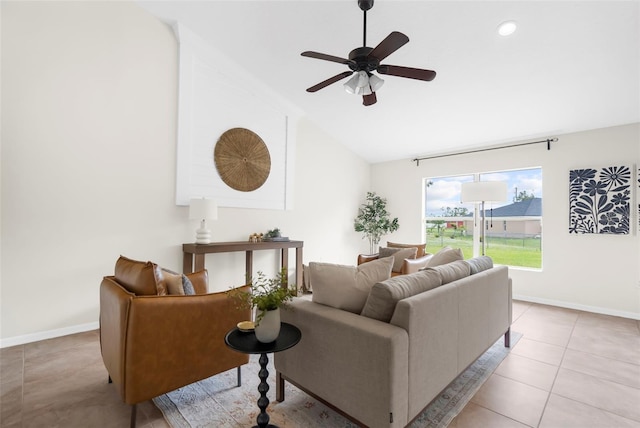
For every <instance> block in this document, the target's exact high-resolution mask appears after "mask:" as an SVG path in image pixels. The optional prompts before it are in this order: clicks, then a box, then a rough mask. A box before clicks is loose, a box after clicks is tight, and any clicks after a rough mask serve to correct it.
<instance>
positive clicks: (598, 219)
mask: <svg viewBox="0 0 640 428" xmlns="http://www.w3.org/2000/svg"><path fill="white" fill-rule="evenodd" d="M632 183H633V182H632V180H631V168H630V167H628V166H610V167H606V168H599V169H595V168H587V169H574V170H571V171H570V172H569V233H578V234H582V233H602V234H614V235H628V234H629V231H630V221H631V220H630V215H631V189H632Z"/></svg>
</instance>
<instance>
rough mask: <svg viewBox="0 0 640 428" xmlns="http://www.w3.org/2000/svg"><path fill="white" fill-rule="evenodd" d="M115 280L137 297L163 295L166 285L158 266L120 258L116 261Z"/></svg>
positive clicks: (165, 292)
mask: <svg viewBox="0 0 640 428" xmlns="http://www.w3.org/2000/svg"><path fill="white" fill-rule="evenodd" d="M115 279H116V281H117V282H118V283H119V284H120V285H122V286H123V287H124V288H126V289H127V291H129V292H131V293H133V294H136V295H138V296H149V295H154V294H157V295H165V294H167V289H166V285H165V284H164V281H162V272H161V271H160V268H159V267H158V265H156V264H154V263H151V262H142V261H138V260H132V259H129V258H127V257H124V256H120V257H119V258H118V260H117V261H116V267H115Z"/></svg>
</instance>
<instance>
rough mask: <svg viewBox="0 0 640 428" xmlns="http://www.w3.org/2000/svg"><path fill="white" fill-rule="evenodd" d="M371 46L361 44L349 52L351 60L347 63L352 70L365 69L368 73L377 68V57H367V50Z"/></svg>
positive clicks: (378, 62) (368, 50)
mask: <svg viewBox="0 0 640 428" xmlns="http://www.w3.org/2000/svg"><path fill="white" fill-rule="evenodd" d="M372 50H373V48H370V47H367V46H363V47H361V48H355V49H354V50H352V51H351V52H349V59H350V60H351V61H350V62H349V63H348V64H347V65H348V66H349V68H350V69H351V70H353V71H366V72H367V73H370V72H372V71H374V70H376V69H377V68H378V66H379V65H380V61H379V60H378V59H377V58H373V57H369V56H368V55H369V52H371V51H372Z"/></svg>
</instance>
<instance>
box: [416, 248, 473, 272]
mask: <svg viewBox="0 0 640 428" xmlns="http://www.w3.org/2000/svg"><path fill="white" fill-rule="evenodd" d="M457 260H464V256H463V255H462V250H461V249H460V248H451V247H448V246H447V247H444V248H443V249H442V250H440V251H438V252H437V253H435V254H434V255H433V257H431V258H430V259H429V261H428V262H427V264H426V265H425V268H430V267H434V266H440V265H444V264H447V263H451V262H455V261H457Z"/></svg>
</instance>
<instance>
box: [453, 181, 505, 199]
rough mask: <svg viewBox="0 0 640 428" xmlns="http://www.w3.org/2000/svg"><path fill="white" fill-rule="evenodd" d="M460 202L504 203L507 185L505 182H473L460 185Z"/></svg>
mask: <svg viewBox="0 0 640 428" xmlns="http://www.w3.org/2000/svg"><path fill="white" fill-rule="evenodd" d="M460 200H461V202H462V203H471V202H503V201H506V200H507V183H506V182H505V181H474V182H470V183H462V192H461V195H460Z"/></svg>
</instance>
